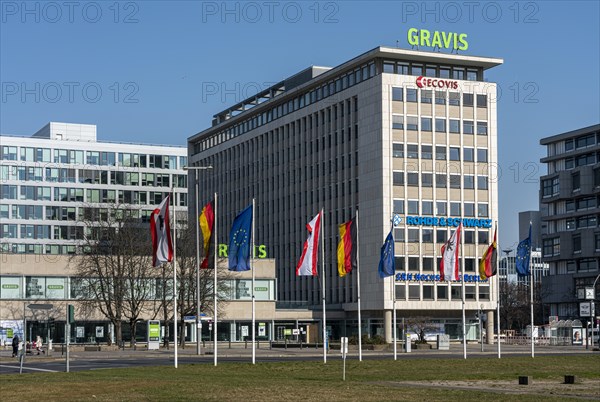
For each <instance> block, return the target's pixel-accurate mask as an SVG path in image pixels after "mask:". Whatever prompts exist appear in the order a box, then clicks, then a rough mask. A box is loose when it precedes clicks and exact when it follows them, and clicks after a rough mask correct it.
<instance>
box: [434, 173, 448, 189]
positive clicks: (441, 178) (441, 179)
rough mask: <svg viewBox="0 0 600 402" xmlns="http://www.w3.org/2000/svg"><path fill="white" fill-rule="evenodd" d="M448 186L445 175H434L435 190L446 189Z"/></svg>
mask: <svg viewBox="0 0 600 402" xmlns="http://www.w3.org/2000/svg"><path fill="white" fill-rule="evenodd" d="M447 184H448V178H447V177H446V175H445V174H439V173H436V175H435V186H436V187H437V188H446V186H447Z"/></svg>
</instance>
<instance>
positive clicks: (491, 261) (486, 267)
mask: <svg viewBox="0 0 600 402" xmlns="http://www.w3.org/2000/svg"><path fill="white" fill-rule="evenodd" d="M496 231H497V229H495V230H494V242H493V243H492V244H490V246H489V247H488V248H487V250H485V253H483V257H481V260H480V261H479V277H480V278H481V279H487V278H489V277H491V276H494V275H496V260H497V258H498V252H497V246H496Z"/></svg>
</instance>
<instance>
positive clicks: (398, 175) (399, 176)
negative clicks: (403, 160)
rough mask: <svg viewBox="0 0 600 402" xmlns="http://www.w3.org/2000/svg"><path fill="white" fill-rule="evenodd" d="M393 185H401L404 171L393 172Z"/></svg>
mask: <svg viewBox="0 0 600 402" xmlns="http://www.w3.org/2000/svg"><path fill="white" fill-rule="evenodd" d="M393 181H394V186H403V185H404V172H394V177H393Z"/></svg>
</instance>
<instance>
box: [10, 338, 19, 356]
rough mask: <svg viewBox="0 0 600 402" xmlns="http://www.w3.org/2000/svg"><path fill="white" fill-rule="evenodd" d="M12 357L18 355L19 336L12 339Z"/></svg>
mask: <svg viewBox="0 0 600 402" xmlns="http://www.w3.org/2000/svg"><path fill="white" fill-rule="evenodd" d="M12 348H13V349H12V357H15V356H17V354H18V353H19V336H18V335H15V336H13V339H12Z"/></svg>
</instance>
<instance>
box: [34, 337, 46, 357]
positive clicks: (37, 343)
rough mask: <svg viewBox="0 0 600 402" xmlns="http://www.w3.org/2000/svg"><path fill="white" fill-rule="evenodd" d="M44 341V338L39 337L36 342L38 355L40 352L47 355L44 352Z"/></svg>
mask: <svg viewBox="0 0 600 402" xmlns="http://www.w3.org/2000/svg"><path fill="white" fill-rule="evenodd" d="M43 344H44V343H43V341H42V337H41V336H39V335H38V337H37V339H36V341H35V350H37V354H38V355H39V354H40V352H42V353H46V352H44V350H43V349H42V346H43Z"/></svg>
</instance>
